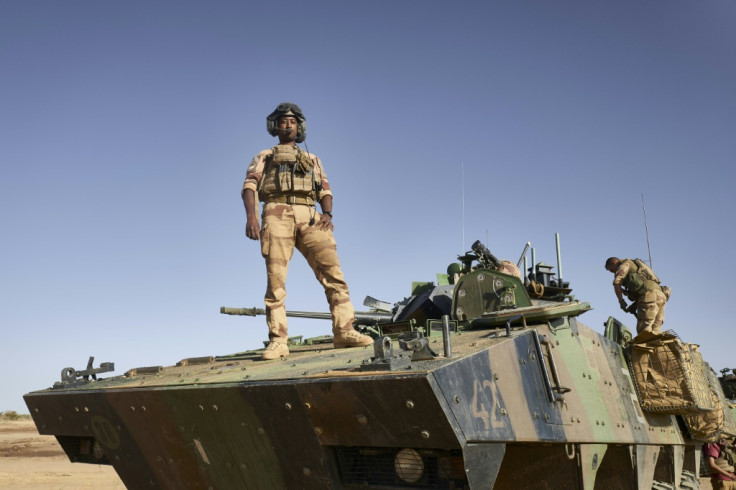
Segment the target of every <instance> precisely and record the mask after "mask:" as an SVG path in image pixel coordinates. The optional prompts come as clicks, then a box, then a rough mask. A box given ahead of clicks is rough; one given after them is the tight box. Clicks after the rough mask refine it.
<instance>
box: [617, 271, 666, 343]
mask: <svg viewBox="0 0 736 490" xmlns="http://www.w3.org/2000/svg"><path fill="white" fill-rule="evenodd" d="M606 270H607V271H609V272H613V274H614V275H615V277H614V278H613V290H614V292H615V293H616V297H617V298H618V304H619V305H620V306H621V309H622V310H624V311H625V312H627V313H633V314H634V315H636V319H637V323H636V332H637V334H641V333H642V332H648V333H655V334H659V333H661V327H662V324H663V323H664V307H665V304H666V303H667V300H668V299H669V297H670V292H671V290H670V288H669V287H667V286H660V284H659V278H658V277H657V276H656V274H654V271H652V269H651V268H650V267H649V266H648V265H646V264H645V263H644V262H643V261H641V260H639V259H634V260H632V259H623V260H621V259H619V258H618V257H610V258H609V259H608V260H606ZM624 293H626V296H627V297H628V298H629V299H630V300H631V301H632V304H631V306H627V305H626V301H625V300H624V298H623V294H624Z"/></svg>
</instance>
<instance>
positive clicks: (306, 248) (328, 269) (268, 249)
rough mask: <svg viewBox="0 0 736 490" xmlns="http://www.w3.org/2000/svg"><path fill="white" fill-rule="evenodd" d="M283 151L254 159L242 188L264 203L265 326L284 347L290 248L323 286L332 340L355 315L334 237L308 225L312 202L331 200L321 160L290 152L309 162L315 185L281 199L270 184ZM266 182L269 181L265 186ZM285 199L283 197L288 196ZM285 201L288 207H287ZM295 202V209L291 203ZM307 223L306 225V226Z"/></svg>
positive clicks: (270, 151) (312, 215)
mask: <svg viewBox="0 0 736 490" xmlns="http://www.w3.org/2000/svg"><path fill="white" fill-rule="evenodd" d="M284 146H286V145H277V146H276V147H274V148H271V149H268V150H263V151H261V152H260V153H258V154H257V155H256V156H255V157H254V158H253V161H252V162H251V164H250V166H249V167H248V171H247V174H246V178H245V183H244V184H243V192H245V190H246V189H251V190H253V191H254V192H256V194H257V196H258V198H259V199H260V200H261V201H262V202H263V203H265V204H264V207H263V214H262V228H261V254H262V255H263V257H264V258H265V259H266V272H267V275H268V284H267V287H266V296H265V303H266V323H267V324H268V329H269V338H270V339H271V340H272V341H277V342H284V343H285V342H286V340H287V338H288V330H287V321H286V309H285V306H284V301H285V299H286V275H287V271H288V267H289V261H290V260H291V257H292V255H293V253H294V247H296V249H297V250H299V251H300V252H301V253H302V255H303V256H304V258H306V259H307V263H308V264H309V266H310V267H311V268H312V270H313V271H314V275H315V276H316V277H317V280H318V281H319V282H320V283H321V284H322V286H323V287H324V289H325V295H326V296H327V302H328V303H329V306H330V312H331V313H332V331H333V334H335V335H337V334H339V333H341V332H347V331H350V330H353V326H352V324H353V320H354V317H355V310H354V309H353V305H352V303H351V302H350V293H349V292H348V285H347V283H346V282H345V279H344V278H343V274H342V270H341V269H340V261H339V259H338V257H337V245H336V243H335V237H334V235H333V233H332V231H330V230H321V229H319V228H318V227H317V226H313V224H314V223H315V222H317V221H319V218H320V214H319V213H317V211H316V209H315V207H314V199H313V196H315V195H316V198H317V201H321V200H322V198H323V197H324V196H327V195H330V196H331V195H332V192H331V191H330V185H329V183H328V181H327V177H326V176H325V172H324V168H323V167H322V162H321V161H320V159H319V158H318V157H317V156H316V155H313V154H307V153H306V152H304V151H302V150H301V149H300V148H298V147H292V148H293V149H294V150H295V151H296V152H297V153H301V157H302V158H303V157H304V156H306V157H308V159H309V161H310V162H311V166H312V169H311V170H312V172H313V175H312V176H311V177H309V178H311V179H312V180H313V182H315V183H316V188H317V190H316V194H315V192H314V191H312V190H311V189H310V190H309V192H307V191H306V190H303V191H301V192H291V193H286V194H284V193H280V192H279V191H278V186H277V185H275V184H274V182H273V179H274V178H278V177H276V176H274V173H273V172H270V171H269V170H270V169H271V168H272V167H273V164H271V165H269V161H271V160H273V159H274V153H275V151H276V152H278V151H279V150H280V149H283V147H284ZM269 180H270V181H269ZM287 194H288V195H287ZM286 201H290V202H286ZM294 201H296V203H293V202H294ZM310 222H311V224H310Z"/></svg>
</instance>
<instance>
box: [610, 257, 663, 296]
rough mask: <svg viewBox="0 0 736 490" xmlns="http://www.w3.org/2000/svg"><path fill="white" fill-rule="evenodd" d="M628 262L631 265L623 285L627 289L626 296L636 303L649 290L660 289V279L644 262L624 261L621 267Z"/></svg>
mask: <svg viewBox="0 0 736 490" xmlns="http://www.w3.org/2000/svg"><path fill="white" fill-rule="evenodd" d="M626 262H628V263H629V273H628V274H626V277H624V279H623V281H622V282H621V285H622V286H623V287H624V289H626V295H627V296H628V297H629V299H630V300H632V301H636V300H637V299H638V298H640V297H641V296H644V293H646V292H647V291H648V290H650V289H656V288H658V287H659V278H658V277H657V276H656V275H654V272H653V271H652V269H650V268H649V266H647V265H646V264H645V263H644V262H642V261H641V260H640V259H634V260H631V259H624V260H623V261H622V262H621V265H623V264H625V263H626ZM619 267H620V266H619Z"/></svg>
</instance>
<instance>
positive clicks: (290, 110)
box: [266, 102, 307, 143]
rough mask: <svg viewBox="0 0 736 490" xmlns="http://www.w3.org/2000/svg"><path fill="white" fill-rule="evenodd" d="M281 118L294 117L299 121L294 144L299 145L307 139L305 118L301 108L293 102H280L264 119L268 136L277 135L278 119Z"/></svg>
mask: <svg viewBox="0 0 736 490" xmlns="http://www.w3.org/2000/svg"><path fill="white" fill-rule="evenodd" d="M281 116H294V117H295V118H296V120H297V121H299V127H298V129H297V131H296V142H297V143H301V142H303V141H304V139H305V138H306V137H307V118H306V117H304V114H303V113H302V109H301V107H299V106H298V105H296V104H294V103H293V102H282V103H281V104H279V106H278V107H277V108H276V109H275V110H274V111H273V112H272V113H271V114H269V115H268V117H266V129H267V130H268V134H270V135H271V136H276V135H277V134H279V128H278V125H279V118H280V117H281Z"/></svg>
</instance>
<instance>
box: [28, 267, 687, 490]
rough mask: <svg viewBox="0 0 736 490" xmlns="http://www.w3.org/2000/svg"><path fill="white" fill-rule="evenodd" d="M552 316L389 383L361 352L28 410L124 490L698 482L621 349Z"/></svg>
mask: <svg viewBox="0 0 736 490" xmlns="http://www.w3.org/2000/svg"><path fill="white" fill-rule="evenodd" d="M475 280H479V279H478V278H476V279H475ZM526 308H532V309H531V310H526V311H529V312H532V313H533V314H535V315H538V314H539V311H537V310H534V308H542V309H544V308H545V307H544V306H534V305H531V304H530V305H529V306H528V307H526ZM549 308H550V309H549V310H548V311H547V314H548V315H549V318H547V319H546V320H544V321H543V322H539V323H536V324H527V326H526V327H524V326H521V325H520V326H514V327H512V328H510V329H508V330H507V329H506V328H491V329H488V328H485V329H473V330H461V331H459V332H457V333H453V334H452V336H451V339H450V340H451V343H452V356H451V357H450V356H448V357H445V356H444V355H441V354H440V355H438V356H437V357H434V358H430V359H428V360H421V361H411V362H410V364H409V365H408V367H407V368H405V369H402V370H399V371H372V370H371V366H370V359H369V358H370V357H372V356H373V355H374V351H373V350H372V349H371V348H358V349H340V350H333V349H332V348H331V346H330V345H329V344H328V345H326V346H325V345H311V346H309V345H305V346H302V347H296V348H294V349H292V354H291V355H290V356H289V358H288V360H284V361H270V362H264V361H260V360H259V353H258V352H247V353H242V354H239V355H234V356H227V357H222V358H200V360H198V361H197V362H182V363H180V365H177V366H171V367H166V368H158V367H157V368H156V369H139V370H131V371H129V372H128V375H127V376H120V377H114V378H109V379H104V380H103V379H100V380H98V381H90V382H88V383H79V384H76V385H71V384H67V385H66V386H60V387H58V388H56V389H48V390H43V391H37V392H33V393H29V394H28V395H26V397H25V400H26V403H27V405H28V407H29V409H30V412H31V414H32V416H33V419H34V421H35V423H36V425H37V427H38V429H39V431H40V432H41V433H43V434H53V435H55V436H56V437H57V438H58V440H59V442H60V443H61V445H62V447H63V448H64V450H65V451H66V453H67V455H68V456H69V458H70V460H71V461H74V462H87V463H96V464H111V465H112V466H114V468H115V469H116V471H117V472H118V474H119V475H120V478H121V479H122V481H123V482H124V483H125V485H126V486H127V487H128V488H170V489H180V488H191V489H198V488H201V489H208V488H228V489H229V488H365V487H370V488H404V489H406V488H470V489H488V488H500V489H506V488H521V489H523V488H534V489H537V488H562V487H561V486H560V485H561V482H564V487H565V488H621V489H629V488H651V487H652V485H653V483H652V482H658V483H657V484H658V485H665V486H666V485H669V487H666V488H676V487H677V486H678V485H679V482H680V480H681V478H683V477H684V476H683V475H686V474H693V472H694V474H695V475H697V464H696V461H697V460H698V458H699V454H700V453H699V445H700V443H693V442H691V441H689V440H687V439H685V438H684V437H683V434H682V433H681V432H680V430H679V427H678V423H677V420H676V418H675V416H673V415H662V414H654V413H652V414H647V413H644V412H642V410H641V408H640V403H639V400H638V398H637V395H636V392H635V390H634V386H633V382H632V379H631V376H630V374H629V369H628V366H627V364H626V362H625V359H624V355H623V351H622V349H621V347H620V346H619V344H617V343H615V342H613V341H611V340H609V339H608V338H606V337H604V336H602V335H600V334H598V333H596V332H594V331H593V330H591V329H589V328H588V327H585V326H584V325H582V324H581V323H579V322H578V321H577V319H576V315H577V314H579V313H580V312H582V311H585V310H586V309H587V308H588V307H587V306H586V305H585V304H575V303H568V304H566V305H552V306H550V307H549ZM550 311H554V312H557V313H554V314H553V313H550ZM571 311H573V312H574V314H571V313H570V312H571ZM575 311H577V312H576V313H575ZM560 312H563V313H564V314H561V313H560ZM504 314H505V313H504ZM486 318H487V319H488V321H489V322H490V323H493V322H496V321H497V320H496V319H494V318H493V316H492V315H491V316H488V315H486ZM503 323H504V322H503V321H501V324H503ZM429 345H430V346H431V347H432V349H434V350H435V351H437V352H440V353H441V352H442V348H441V346H442V339H441V338H437V337H436V336H433V337H430V338H429ZM395 349H398V347H395ZM358 367H361V369H358ZM662 488H665V487H662Z"/></svg>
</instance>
